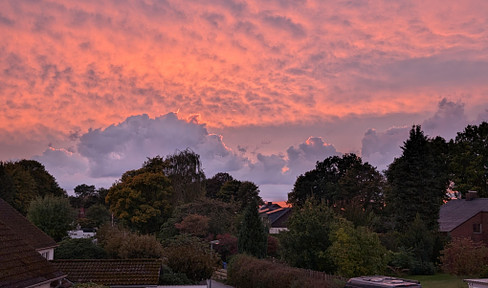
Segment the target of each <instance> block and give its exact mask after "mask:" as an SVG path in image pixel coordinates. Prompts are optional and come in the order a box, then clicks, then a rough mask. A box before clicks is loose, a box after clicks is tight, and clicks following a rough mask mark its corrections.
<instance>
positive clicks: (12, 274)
mask: <svg viewBox="0 0 488 288" xmlns="http://www.w3.org/2000/svg"><path fill="white" fill-rule="evenodd" d="M0 243H1V245H0V263H1V265H0V287H31V286H36V285H39V284H41V283H50V282H52V281H56V280H59V279H62V278H64V277H65V276H66V275H65V274H63V273H62V272H60V271H59V270H58V269H57V268H56V267H55V266H53V265H51V263H49V262H48V261H47V260H46V259H45V258H44V257H42V256H41V254H39V253H38V252H37V251H36V250H35V249H34V247H32V246H30V245H29V244H27V242H25V241H23V239H22V237H21V236H20V235H19V234H17V233H16V230H14V229H12V228H11V227H9V226H8V225H6V224H5V223H4V222H3V221H2V220H0Z"/></svg>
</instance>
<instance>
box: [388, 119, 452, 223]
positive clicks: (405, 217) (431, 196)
mask: <svg viewBox="0 0 488 288" xmlns="http://www.w3.org/2000/svg"><path fill="white" fill-rule="evenodd" d="M402 150H403V153H402V156H400V158H395V160H394V161H393V163H392V164H391V165H390V166H389V167H388V170H387V171H386V176H387V178H388V182H389V183H390V186H391V189H390V190H388V194H387V197H386V207H387V209H388V210H389V211H390V213H391V216H392V220H393V221H394V224H395V230H397V231H404V230H405V229H406V228H407V227H409V226H410V225H409V224H410V223H411V222H413V221H414V219H415V216H416V214H417V213H418V214H419V216H420V218H421V220H422V221H423V222H424V223H425V225H426V226H427V228H428V229H429V230H436V229H437V227H438V224H437V219H438V218H439V209H440V206H441V205H442V203H443V200H444V199H445V197H446V189H447V187H448V183H449V181H448V172H447V144H446V142H445V141H444V139H442V138H440V137H437V138H435V139H428V138H427V137H426V136H425V135H424V133H423V132H422V130H421V127H420V126H414V127H413V128H412V129H411V130H410V138H409V139H408V140H407V141H405V142H404V145H403V147H402Z"/></svg>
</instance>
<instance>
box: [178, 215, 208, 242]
mask: <svg viewBox="0 0 488 288" xmlns="http://www.w3.org/2000/svg"><path fill="white" fill-rule="evenodd" d="M208 221H209V218H208V217H206V216H202V215H198V214H190V215H188V216H186V217H185V218H183V220H182V221H181V222H180V223H176V224H175V228H176V229H178V230H179V231H180V233H186V234H191V235H194V236H199V237H203V236H206V235H208Z"/></svg>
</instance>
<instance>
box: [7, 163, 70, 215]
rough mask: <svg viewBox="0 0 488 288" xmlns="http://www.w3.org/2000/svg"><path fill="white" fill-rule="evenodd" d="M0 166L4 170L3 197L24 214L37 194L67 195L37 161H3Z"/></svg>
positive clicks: (42, 195)
mask: <svg viewBox="0 0 488 288" xmlns="http://www.w3.org/2000/svg"><path fill="white" fill-rule="evenodd" d="M0 166H2V170H3V177H2V172H0V186H1V187H2V188H1V189H0V193H1V197H2V198H3V199H4V200H5V201H7V202H8V203H9V204H10V205H12V206H13V207H14V208H15V209H17V210H18V211H19V212H20V213H22V215H26V214H27V210H28V209H29V206H30V203H31V201H33V200H34V199H35V198H36V197H37V196H41V197H44V196H46V195H52V196H66V191H64V190H63V189H61V188H60V187H59V185H58V183H57V182H56V179H55V178H54V177H53V176H52V175H51V174H49V173H48V172H47V171H46V169H45V168H44V166H43V165H42V164H41V163H39V162H37V161H34V160H20V161H17V162H5V163H3V162H1V165H0Z"/></svg>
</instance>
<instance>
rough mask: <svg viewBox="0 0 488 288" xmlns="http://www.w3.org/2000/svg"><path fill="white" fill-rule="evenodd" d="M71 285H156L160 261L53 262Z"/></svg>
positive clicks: (99, 260)
mask: <svg viewBox="0 0 488 288" xmlns="http://www.w3.org/2000/svg"><path fill="white" fill-rule="evenodd" d="M51 263H52V264H54V265H55V266H56V267H58V269H59V270H61V271H63V272H66V273H67V274H68V276H67V277H66V278H68V279H69V280H70V281H71V282H73V283H85V282H93V283H97V284H102V285H157V284H158V280H159V273H160V269H161V266H162V261H161V260H159V259H124V260H120V259H91V260H85V259H84V260H81V259H80V260H54V261H51Z"/></svg>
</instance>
